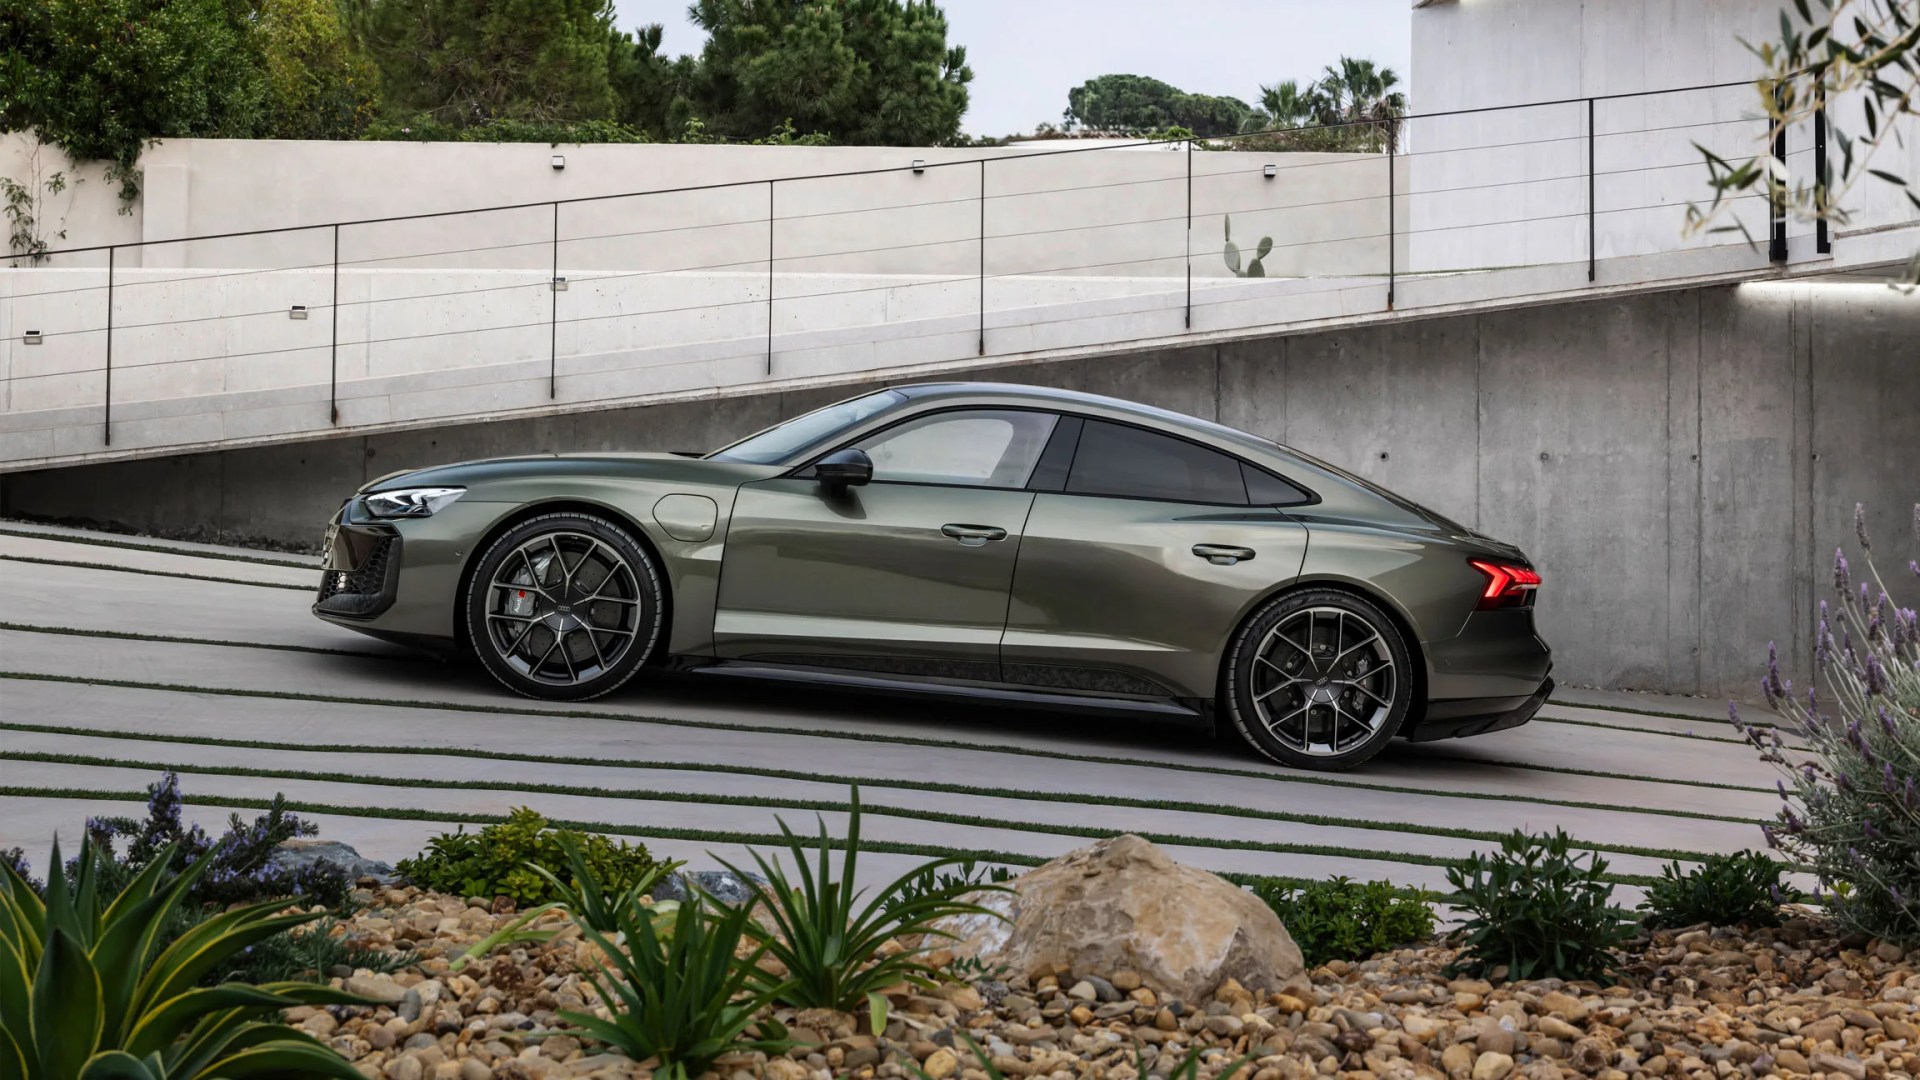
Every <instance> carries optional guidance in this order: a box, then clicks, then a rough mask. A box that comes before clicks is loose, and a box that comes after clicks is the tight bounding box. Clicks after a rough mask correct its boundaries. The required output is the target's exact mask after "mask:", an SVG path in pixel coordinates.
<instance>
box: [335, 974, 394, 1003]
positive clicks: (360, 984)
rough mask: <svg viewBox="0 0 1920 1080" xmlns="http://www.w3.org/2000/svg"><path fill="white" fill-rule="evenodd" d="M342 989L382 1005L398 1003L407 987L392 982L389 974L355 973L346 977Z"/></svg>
mask: <svg viewBox="0 0 1920 1080" xmlns="http://www.w3.org/2000/svg"><path fill="white" fill-rule="evenodd" d="M344 989H345V990H346V992H347V993H349V994H355V995H358V996H360V997H363V998H366V999H368V1000H370V1001H376V1002H379V1003H380V1004H382V1005H398V1004H400V1003H401V1002H402V1001H404V1000H405V999H406V996H407V988H406V987H404V986H401V985H400V984H399V983H397V982H394V981H393V976H391V975H355V976H352V977H350V978H349V979H347V982H346V986H345V987H344Z"/></svg>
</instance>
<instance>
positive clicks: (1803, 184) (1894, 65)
mask: <svg viewBox="0 0 1920 1080" xmlns="http://www.w3.org/2000/svg"><path fill="white" fill-rule="evenodd" d="M1750 48H1752V49H1753V51H1754V54H1755V55H1757V56H1758V57H1759V58H1760V62H1761V64H1762V65H1764V67H1765V69H1766V71H1765V73H1764V74H1763V75H1761V77H1760V78H1759V79H1757V80H1755V83H1754V87H1755V89H1756V90H1757V91H1758V96H1759V99H1760V100H1759V104H1760V107H1761V108H1762V109H1763V110H1765V112H1766V114H1767V116H1768V117H1770V118H1771V119H1772V121H1773V132H1774V133H1777V132H1779V131H1781V130H1784V129H1785V128H1787V127H1790V126H1793V125H1795V124H1804V123H1808V122H1810V121H1811V120H1812V118H1813V116H1814V114H1815V113H1816V112H1818V111H1819V110H1820V109H1821V108H1822V106H1823V105H1825V104H1826V103H1828V102H1833V103H1836V104H1838V103H1840V102H1843V101H1848V100H1850V99H1851V100H1854V101H1857V102H1858V103H1859V105H1860V122H1861V128H1855V129H1854V130H1853V133H1852V134H1848V132H1847V131H1846V130H1843V128H1842V125H1841V124H1840V123H1839V122H1837V119H1838V118H1837V117H1836V116H1835V115H1834V112H1836V111H1838V110H1833V111H1829V113H1828V116H1827V131H1828V135H1829V138H1830V140H1831V141H1832V143H1833V144H1834V145H1836V146H1837V147H1839V150H1840V153H1839V155H1838V157H1839V161H1838V163H1837V165H1836V163H1835V161H1834V157H1835V155H1832V154H1829V155H1828V156H1827V169H1826V172H1825V173H1824V174H1818V175H1804V174H1803V175H1801V176H1798V177H1796V176H1794V175H1793V174H1792V173H1791V172H1790V171H1789V170H1788V167H1787V164H1786V163H1785V162H1780V161H1775V160H1774V159H1773V158H1772V157H1771V156H1766V157H1752V158H1748V159H1747V160H1745V161H1741V162H1732V161H1728V160H1727V159H1725V158H1722V157H1720V156H1719V155H1717V154H1715V153H1713V151H1711V150H1708V149H1707V148H1706V147H1704V146H1700V145H1699V144H1697V143H1696V144H1695V148H1696V149H1698V150H1699V151H1700V152H1701V154H1703V155H1704V156H1705V158H1706V166H1707V179H1708V183H1709V184H1710V185H1711V186H1712V188H1713V199H1712V200H1711V202H1710V203H1708V204H1707V205H1706V206H1704V207H1702V206H1698V205H1692V206H1689V207H1688V208H1687V228H1688V231H1690V232H1700V231H1717V230H1719V229H1740V230H1743V231H1744V226H1742V225H1726V226H1715V225H1714V224H1713V222H1714V221H1715V220H1717V219H1718V217H1719V215H1720V211H1721V210H1722V209H1723V208H1724V207H1725V206H1726V205H1727V200H1728V199H1729V198H1731V197H1733V196H1737V195H1742V194H1749V193H1753V192H1755V191H1763V192H1765V193H1766V194H1767V195H1768V197H1769V198H1770V199H1772V200H1773V201H1775V202H1776V203H1778V204H1780V205H1784V206H1785V207H1786V210H1787V213H1789V214H1791V215H1792V216H1794V217H1796V218H1799V219H1800V220H1803V221H1827V222H1830V223H1832V224H1835V225H1844V224H1846V223H1847V222H1848V221H1849V220H1851V214H1850V213H1849V212H1848V210H1847V209H1846V206H1845V203H1846V201H1847V198H1848V196H1849V195H1850V194H1852V192H1853V191H1854V189H1855V187H1856V186H1857V185H1858V184H1859V183H1860V182H1861V181H1862V180H1866V179H1869V178H1871V179H1873V180H1875V181H1877V182H1880V183H1886V184H1892V185H1894V186H1896V187H1898V188H1900V189H1902V194H1903V195H1905V196H1906V199H1907V202H1908V203H1909V204H1911V205H1912V206H1913V208H1914V210H1915V211H1920V194H1915V192H1914V190H1913V187H1912V182H1911V180H1910V179H1909V178H1908V177H1904V176H1901V175H1899V174H1898V173H1894V172H1891V171H1889V170H1887V169H1885V168H1880V167H1878V166H1877V165H1876V164H1875V159H1876V157H1877V155H1878V152H1879V151H1880V149H1881V148H1882V147H1884V146H1886V145H1888V144H1892V145H1894V146H1896V147H1904V146H1906V145H1909V144H1908V142H1907V140H1908V139H1909V138H1910V137H1911V136H1912V134H1913V132H1912V131H1911V130H1906V131H1903V130H1902V129H1903V128H1906V129H1911V128H1912V127H1913V126H1914V125H1912V124H1911V123H1908V120H1909V118H1911V117H1914V116H1916V115H1920V0H1814V3H1813V4H1811V5H1810V4H1809V3H1808V0H1794V2H1793V4H1792V5H1791V6H1790V7H1785V8H1782V9H1781V11H1780V37H1779V39H1778V40H1776V41H1765V42H1761V43H1760V44H1759V45H1755V46H1750ZM1846 123H1847V126H1849V127H1851V125H1852V121H1851V120H1848V121H1847V122H1846ZM1863 129H1864V130H1863ZM1767 143H1768V145H1769V146H1771V145H1772V143H1773V138H1772V135H1771V134H1770V135H1769V137H1768V139H1767ZM1749 239H1751V237H1749ZM1895 284H1899V285H1903V286H1906V287H1909V288H1911V287H1913V286H1915V285H1916V284H1920V251H1915V252H1914V253H1913V254H1912V256H1910V257H1909V258H1908V260H1907V263H1906V266H1905V267H1904V268H1903V269H1902V271H1901V273H1900V274H1899V276H1898V278H1897V280H1896V282H1895Z"/></svg>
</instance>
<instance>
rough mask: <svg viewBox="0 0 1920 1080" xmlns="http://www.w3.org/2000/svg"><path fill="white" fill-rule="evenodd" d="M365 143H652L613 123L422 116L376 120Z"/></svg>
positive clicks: (628, 128) (634, 131)
mask: <svg viewBox="0 0 1920 1080" xmlns="http://www.w3.org/2000/svg"><path fill="white" fill-rule="evenodd" d="M361 137H362V138H365V139H379V140H385V141H389V142H469V143H480V142H490V143H510V142H511V143H546V144H547V145H549V146H560V145H562V144H564V143H572V144H575V145H587V144H594V143H647V142H652V141H653V139H652V138H651V137H650V136H649V135H648V134H647V133H646V132H644V131H636V130H634V129H633V128H630V127H628V126H627V125H625V124H622V123H619V122H618V121H614V120H570V121H555V122H546V121H539V120H486V121H482V122H481V123H478V124H468V125H467V126H465V127H460V126H457V125H454V124H443V123H441V122H440V121H438V120H435V119H434V118H433V117H431V116H426V115H421V116H416V117H413V118H412V119H409V120H405V121H395V120H376V121H374V122H373V123H371V124H368V125H367V129H366V131H365V132H364V133H363V134H362V135H361Z"/></svg>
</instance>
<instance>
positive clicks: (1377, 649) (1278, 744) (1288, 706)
mask: <svg viewBox="0 0 1920 1080" xmlns="http://www.w3.org/2000/svg"><path fill="white" fill-rule="evenodd" d="M1410 666H1411V659H1410V656H1409V652H1408V649H1407V643H1406V640H1405V638H1404V637H1403V635H1402V634H1401V633H1400V631H1399V629H1398V628H1396V627H1395V625H1394V623H1393V621H1392V620H1391V619H1389V618H1387V616H1386V614H1385V613H1384V612H1382V611H1381V610H1380V609H1379V608H1378V607H1377V606H1375V605H1374V604H1372V603H1370V602H1368V601H1366V600H1363V599H1361V598H1360V597H1358V596H1354V595H1353V594H1351V593H1346V592H1341V591H1339V590H1335V589H1309V590H1306V591H1303V592H1297V593H1292V594H1289V595H1286V596H1281V597H1278V598H1276V599H1274V600H1273V601H1272V602H1270V603H1268V604H1267V605H1266V606H1265V607H1264V608H1262V609H1260V610H1259V611H1258V612H1256V613H1255V614H1254V615H1253V617H1252V618H1250V619H1248V620H1247V622H1246V624H1245V625H1243V626H1242V627H1241V628H1240V632H1239V633H1238V634H1236V635H1234V639H1233V642H1232V644H1231V646H1230V647H1229V650H1228V653H1227V664H1226V678H1225V685H1224V693H1223V695H1222V696H1223V698H1224V701H1223V702H1222V704H1223V706H1224V707H1225V712H1226V713H1227V715H1228V716H1229V717H1230V718H1231V719H1232V721H1233V725H1234V727H1235V728H1237V729H1238V730H1239V732H1240V734H1241V736H1242V737H1243V738H1245V739H1246V741H1247V742H1248V743H1249V744H1250V745H1252V746H1253V748H1254V749H1256V750H1258V751H1260V752H1261V753H1262V754H1265V755H1266V756H1267V757H1270V758H1272V759H1273V760H1275V761H1278V762H1280V763H1281V764H1283V765H1291V766H1294V767H1296V768H1304V769H1322V770H1339V769H1351V768H1353V767H1354V766H1356V765H1359V764H1360V763H1362V762H1364V761H1366V760H1368V759H1369V758H1371V757H1373V756H1374V755H1375V754H1378V753H1379V752H1380V751H1381V750H1382V749H1384V748H1385V747H1386V745H1387V743H1388V742H1390V741H1392V739H1393V737H1394V735H1395V733H1397V732H1398V731H1399V730H1400V725H1401V724H1402V722H1404V721H1405V719H1406V716H1407V709H1408V705H1409V703H1410V701H1411V699H1412V693H1413V673H1412V671H1411V670H1410Z"/></svg>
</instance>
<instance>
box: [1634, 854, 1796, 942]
mask: <svg viewBox="0 0 1920 1080" xmlns="http://www.w3.org/2000/svg"><path fill="white" fill-rule="evenodd" d="M1786 869H1787V868H1786V867H1785V866H1784V865H1783V864H1781V863H1779V862H1777V861H1775V860H1774V859H1773V858H1772V857H1771V856H1769V855H1767V854H1766V853H1765V852H1760V851H1741V852H1736V853H1734V854H1732V855H1709V856H1707V857H1706V858H1705V859H1702V860H1701V861H1700V865H1698V866H1696V867H1694V868H1693V869H1691V870H1684V871H1683V870H1681V869H1680V864H1679V863H1677V862H1673V863H1668V864H1667V865H1665V866H1663V867H1661V868H1660V880H1659V881H1656V882H1654V883H1653V884H1652V885H1651V886H1650V887H1649V888H1648V889H1647V898H1646V900H1645V901H1644V902H1642V903H1641V905H1640V907H1641V909H1642V910H1644V911H1646V912H1647V919H1646V921H1647V925H1649V926H1692V925H1693V924H1695V923H1710V924H1712V925H1714V926H1742V925H1744V926H1778V925H1779V924H1780V905H1781V904H1782V903H1784V902H1786V901H1788V900H1791V899H1794V898H1795V897H1796V896H1797V895H1798V893H1797V892H1796V891H1795V890H1794V889H1793V888H1792V887H1790V886H1783V885H1782V884H1781V882H1780V875H1781V874H1783V873H1785V872H1786Z"/></svg>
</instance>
